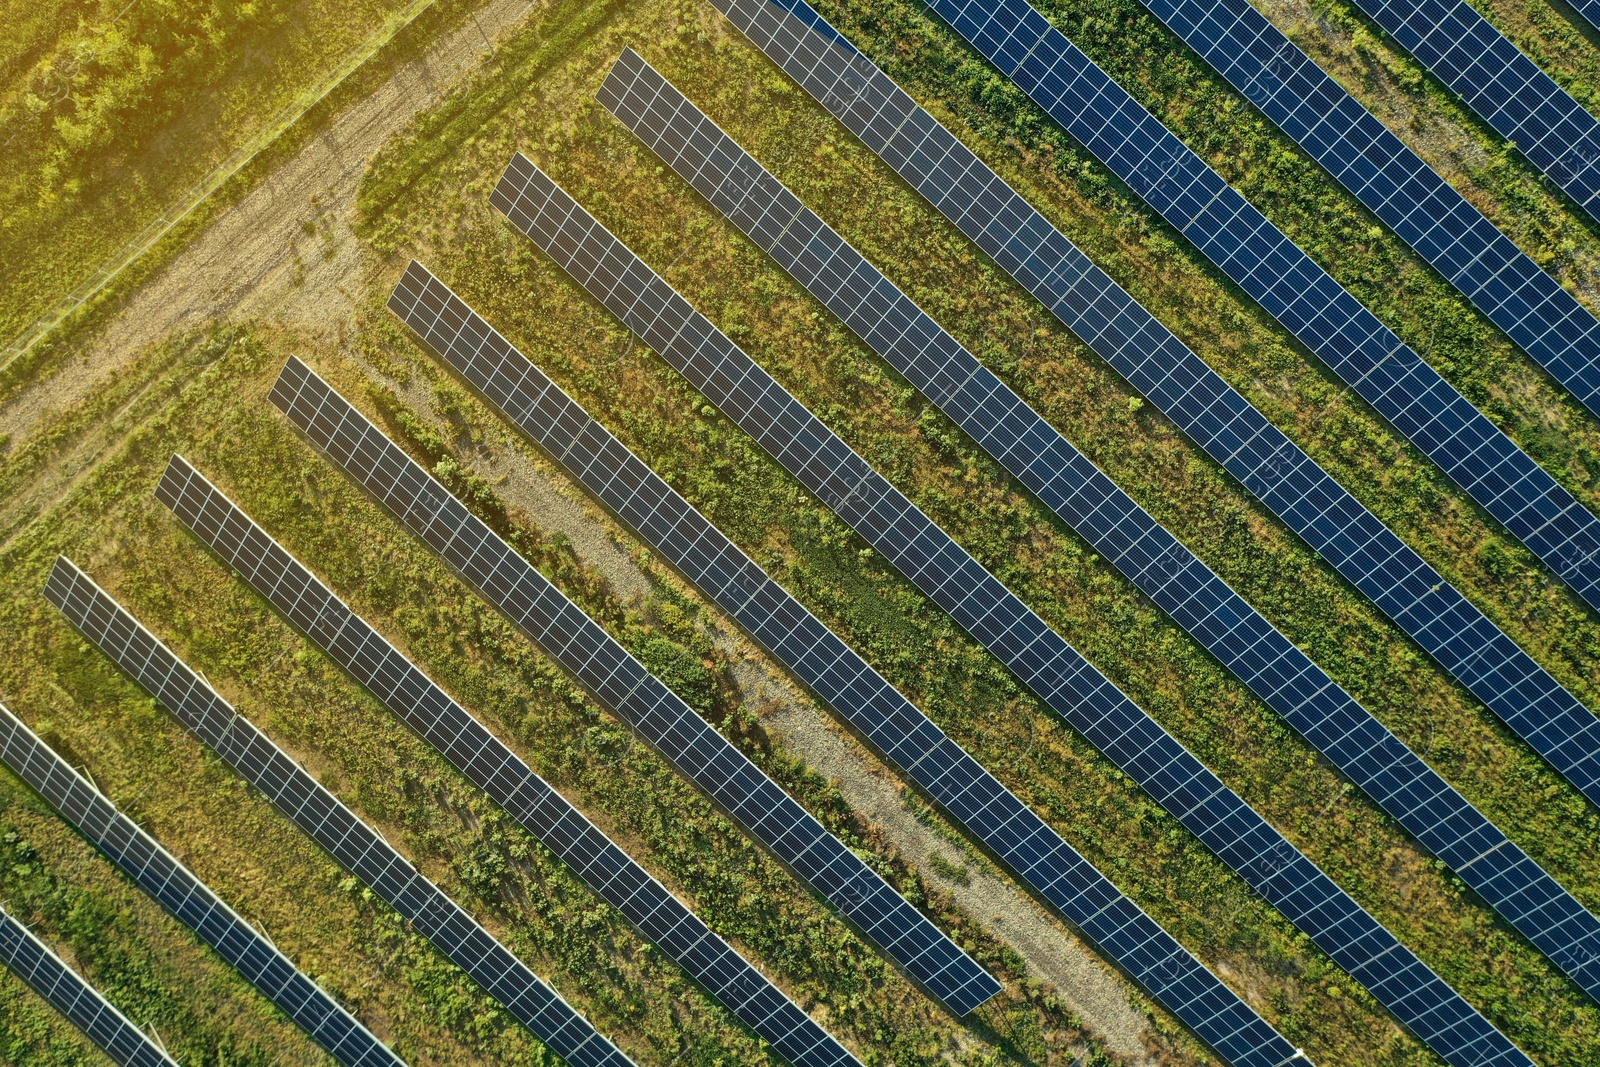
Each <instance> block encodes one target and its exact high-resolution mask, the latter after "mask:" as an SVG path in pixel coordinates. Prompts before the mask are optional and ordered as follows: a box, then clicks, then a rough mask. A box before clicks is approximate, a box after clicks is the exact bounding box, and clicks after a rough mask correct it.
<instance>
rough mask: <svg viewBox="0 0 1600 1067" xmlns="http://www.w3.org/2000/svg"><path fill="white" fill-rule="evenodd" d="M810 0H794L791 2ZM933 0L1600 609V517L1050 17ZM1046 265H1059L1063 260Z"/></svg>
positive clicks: (1012, 1) (1005, 2) (1010, 1)
mask: <svg viewBox="0 0 1600 1067" xmlns="http://www.w3.org/2000/svg"><path fill="white" fill-rule="evenodd" d="M724 2H738V0H724ZM801 3H803V0H782V6H786V7H789V8H791V9H793V8H795V7H797V6H798V5H800V4H801ZM929 6H930V7H931V8H932V9H933V10H934V11H935V12H937V13H938V14H939V15H940V17H942V18H944V19H945V20H946V21H948V22H949V23H950V24H951V25H952V26H953V27H954V28H955V29H956V30H957V31H958V32H959V33H960V34H961V35H962V36H963V37H965V38H966V39H967V40H968V41H970V42H971V43H972V44H973V46H974V47H975V48H977V50H978V51H979V52H980V53H982V54H983V55H984V56H985V57H986V58H988V59H989V60H990V61H991V62H993V63H994V64H995V65H996V66H997V67H999V68H1000V70H1001V71H1002V72H1003V73H1004V74H1006V75H1007V76H1009V77H1010V78H1011V80H1012V81H1013V82H1014V83H1015V84H1016V85H1017V86H1018V87H1019V88H1020V89H1022V91H1023V92H1025V93H1027V94H1028V95H1029V96H1030V97H1032V98H1033V99H1034V101H1035V102H1036V103H1037V104H1039V106H1040V107H1042V108H1043V109H1044V110H1045V111H1046V112H1047V113H1049V115H1050V116H1051V118H1053V119H1055V120H1056V121H1057V122H1059V123H1060V124H1061V125H1062V126H1063V127H1065V128H1066V130H1067V132H1069V133H1070V134H1072V136H1073V137H1075V138H1077V139H1078V140H1079V141H1081V142H1082V143H1083V144H1084V146H1085V147H1086V148H1088V149H1089V151H1091V152H1093V153H1094V154H1095V155H1096V156H1097V157H1098V158H1099V159H1100V160H1101V161H1102V162H1104V163H1105V164H1106V166H1107V167H1108V168H1110V170H1111V171H1112V172H1113V173H1114V174H1116V175H1117V177H1119V178H1121V179H1122V180H1123V181H1125V182H1126V183H1127V184H1128V186H1129V187H1130V188H1132V189H1133V190H1134V191H1135V192H1136V193H1138V194H1139V195H1140V196H1141V197H1143V198H1144V199H1145V201H1146V202H1147V203H1149V204H1150V206H1151V207H1153V208H1155V209H1156V211H1158V212H1159V213H1160V214H1161V216H1162V217H1163V218H1165V219H1166V220H1167V221H1168V222H1169V223H1171V224H1172V225H1173V226H1174V227H1176V228H1177V229H1178V230H1180V231H1182V233H1183V234H1184V236H1185V237H1187V238H1188V239H1189V240H1190V241H1191V242H1193V243H1194V245H1195V246H1196V247H1197V248H1199V249H1200V250H1201V251H1202V252H1204V253H1205V254H1206V256H1207V257H1209V258H1210V259H1211V260H1212V262H1213V263H1215V264H1216V265H1217V266H1218V267H1220V268H1221V269H1222V270H1223V271H1224V272H1225V273H1226V274H1227V275H1228V277H1230V278H1231V279H1233V281H1234V282H1235V284H1237V285H1238V286H1239V287H1240V288H1242V289H1243V290H1244V291H1245V292H1247V293H1249V294H1250V296H1251V297H1253V298H1254V299H1255V300H1256V301H1257V302H1258V303H1259V304H1260V305H1261V306H1262V307H1263V308H1265V309H1266V310H1267V311H1268V312H1269V313H1271V314H1272V316H1273V317H1274V318H1276V319H1277V320H1278V321H1279V322H1280V323H1282V324H1283V326H1284V327H1285V328H1287V329H1288V330H1289V332H1290V333H1292V334H1294V335H1295V336H1296V337H1297V338H1299V340H1300V341H1301V342H1302V343H1304V344H1305V345H1306V347H1308V348H1309V349H1311V350H1312V351H1313V352H1315V353H1316V354H1317V355H1318V356H1319V357H1320V358H1321V359H1322V360H1323V362H1324V363H1326V364H1327V365H1328V366H1329V367H1330V368H1331V369H1332V370H1333V371H1334V372H1335V373H1336V374H1338V375H1339V377H1341V378H1342V379H1344V381H1345V382H1346V383H1347V384H1348V385H1349V386H1350V387H1351V388H1352V389H1354V390H1355V391H1356V392H1357V393H1358V394H1360V395H1361V397H1363V398H1364V399H1365V400H1366V401H1367V402H1368V403H1369V404H1371V405H1372V406H1373V408H1375V409H1376V410H1377V411H1378V413H1379V414H1381V415H1382V416H1383V417H1384V418H1385V419H1387V420H1388V421H1389V423H1390V424H1391V425H1392V426H1393V427H1394V428H1395V429H1396V430H1398V431H1399V432H1400V433H1401V434H1403V435H1405V436H1406V437H1407V438H1408V439H1409V440H1410V441H1411V443H1412V444H1414V445H1415V446H1416V447H1417V448H1418V449H1420V450H1421V451H1422V452H1423V453H1424V454H1426V455H1427V456H1428V457H1429V458H1430V459H1432V460H1433V462H1434V463H1436V464H1437V465H1438V466H1439V468H1440V469H1441V470H1442V471H1444V473H1445V474H1446V475H1448V476H1449V477H1450V479H1451V480H1452V481H1454V482H1455V483H1456V484H1457V485H1459V486H1460V487H1461V488H1462V490H1464V491H1465V492H1466V493H1467V495H1469V496H1470V497H1472V499H1473V500H1475V501H1477V503H1478V504H1479V505H1480V506H1481V507H1482V508H1483V509H1484V510H1485V511H1487V512H1488V513H1489V514H1490V515H1492V516H1494V517H1495V518H1496V519H1497V520H1499V521H1500V522H1501V523H1502V524H1503V525H1504V526H1505V528H1506V529H1507V530H1509V531H1510V532H1511V533H1512V534H1513V535H1514V536H1516V537H1517V538H1518V539H1520V540H1521V541H1522V542H1523V544H1525V545H1526V546H1527V547H1528V548H1529V549H1530V550H1532V551H1533V553H1534V554H1535V555H1537V556H1538V557H1539V558H1540V559H1542V560H1543V561H1544V562H1545V563H1546V565H1548V566H1549V567H1550V569H1551V570H1552V571H1553V572H1554V573H1555V574H1557V575H1558V576H1559V577H1560V578H1561V579H1562V580H1563V581H1565V582H1566V583H1567V584H1568V585H1570V586H1571V587H1572V589H1573V590H1574V591H1575V592H1577V593H1578V595H1580V596H1582V597H1583V598H1584V599H1586V600H1587V601H1589V603H1590V604H1592V605H1594V606H1595V607H1596V608H1597V609H1600V517H1596V516H1595V515H1594V514H1593V513H1592V512H1590V511H1589V510H1588V508H1586V507H1584V506H1583V505H1582V504H1581V503H1579V502H1578V500H1577V499H1576V498H1574V497H1573V495H1572V494H1571V493H1569V492H1568V491H1567V490H1566V489H1564V488H1563V487H1562V486H1561V485H1560V484H1559V483H1557V482H1556V481H1555V479H1554V478H1552V477H1551V476H1550V475H1549V473H1547V472H1546V471H1545V470H1544V469H1543V468H1542V467H1540V466H1539V465H1538V464H1537V463H1535V462H1534V461H1533V459H1532V458H1531V457H1529V456H1528V455H1527V454H1526V453H1525V452H1523V451H1522V450H1521V449H1519V448H1518V447H1517V446H1516V444H1515V443H1514V442H1512V440H1511V439H1510V438H1509V437H1507V436H1506V435H1505V434H1504V433H1503V432H1501V430H1500V429H1499V427H1497V426H1495V424H1494V423H1492V422H1490V421H1489V419H1488V418H1487V417H1485V416H1484V415H1483V413H1482V412H1480V411H1478V410H1477V409H1476V408H1474V407H1473V406H1472V404H1471V403H1469V402H1468V401H1467V399H1466V398H1465V397H1463V396H1462V395H1461V394H1460V393H1458V392H1456V390H1455V389H1454V388H1453V387H1452V386H1451V385H1450V384H1449V383H1448V382H1446V381H1445V380H1444V379H1443V378H1442V377H1440V376H1439V373H1438V372H1437V371H1435V370H1434V369H1433V368H1432V367H1430V366H1428V364H1427V363H1425V362H1423V360H1422V358H1421V357H1420V356H1418V355H1417V354H1416V353H1415V352H1414V351H1412V350H1411V349H1410V348H1408V347H1407V346H1406V345H1405V343H1404V342H1402V341H1401V340H1400V339H1399V338H1398V337H1396V336H1395V335H1394V333H1393V332H1392V331H1390V330H1389V328H1388V327H1386V326H1385V325H1384V324H1383V323H1382V322H1380V321H1379V320H1378V318H1377V317H1376V316H1374V315H1373V314H1372V313H1371V312H1370V311H1368V310H1367V309H1366V308H1365V307H1364V306H1363V305H1362V304H1361V302H1360V301H1358V300H1356V298H1355V297H1353V296H1351V295H1350V294H1349V293H1347V292H1345V290H1344V289H1342V288H1340V286H1339V283H1338V282H1336V281H1334V280H1333V278H1332V277H1330V276H1329V275H1328V274H1327V272H1326V271H1324V270H1323V269H1322V268H1321V267H1319V266H1317V265H1316V264H1315V263H1314V262H1313V261H1312V260H1311V258H1310V257H1309V256H1307V255H1306V254H1305V253H1304V252H1302V251H1301V250H1300V249H1299V248H1297V247H1296V246H1295V244H1294V243H1293V242H1292V241H1290V240H1289V239H1288V238H1287V237H1285V236H1284V235H1283V233H1281V232H1280V231H1279V230H1278V229H1277V227H1275V226H1273V225H1272V223H1271V222H1269V221H1268V220H1267V219H1266V217H1265V216H1263V215H1262V214H1261V213H1260V212H1259V211H1257V210H1256V209H1255V208H1254V207H1252V206H1251V205H1250V203H1249V201H1247V200H1245V198H1244V197H1243V196H1242V195H1240V193H1239V192H1238V191H1237V190H1235V189H1234V188H1232V187H1231V186H1229V185H1228V184H1227V182H1225V181H1223V180H1222V178H1221V177H1220V176H1219V175H1218V174H1217V173H1216V172H1215V171H1213V170H1212V169H1211V168H1210V167H1209V166H1207V165H1206V163H1205V161H1204V160H1202V159H1201V158H1200V157H1199V156H1197V155H1196V154H1195V153H1194V152H1191V151H1190V150H1189V149H1188V148H1187V147H1186V146H1185V145H1184V144H1183V142H1182V141H1180V140H1178V138H1177V137H1175V136H1174V135H1173V134H1172V133H1170V132H1169V131H1168V130H1167V129H1166V128H1165V127H1164V126H1162V125H1161V122H1160V121H1159V120H1158V119H1157V118H1156V117H1155V116H1153V115H1151V114H1150V113H1149V112H1148V111H1146V110H1145V109H1144V108H1142V107H1141V106H1140V105H1139V103H1138V102H1137V101H1136V100H1134V99H1133V97H1132V96H1130V95H1128V93H1127V92H1126V91H1125V90H1123V89H1122V87H1121V86H1119V85H1118V84H1117V83H1116V82H1114V81H1113V80H1112V79H1111V78H1110V77H1108V76H1107V75H1106V74H1105V72H1104V71H1102V70H1100V68H1099V67H1096V66H1095V65H1094V64H1093V63H1092V62H1090V61H1089V58H1088V57H1087V56H1085V55H1084V54H1083V53H1082V52H1080V51H1079V50H1078V49H1077V48H1076V47H1074V46H1073V44H1072V42H1071V41H1069V40H1067V38H1066V37H1065V36H1063V35H1062V34H1061V33H1060V32H1059V31H1058V30H1056V29H1055V28H1053V27H1052V26H1051V25H1050V24H1049V23H1048V22H1047V21H1045V18H1044V16H1042V15H1040V14H1039V13H1038V12H1037V11H1035V10H1034V9H1033V8H1032V7H1030V6H1028V4H1027V3H1026V0H982V2H971V0H931V2H930V5H929ZM901 132H909V131H901ZM952 191H954V190H952ZM964 193H965V191H964V190H963V194H964ZM1038 266H1040V267H1041V268H1042V269H1044V270H1046V271H1048V270H1049V269H1051V267H1052V266H1053V264H1049V263H1041V264H1038ZM1104 325H1105V326H1106V328H1107V329H1112V330H1114V329H1115V326H1116V325H1117V324H1116V323H1115V322H1112V323H1106V324H1104ZM1113 340H1114V341H1115V340H1118V339H1117V338H1113Z"/></svg>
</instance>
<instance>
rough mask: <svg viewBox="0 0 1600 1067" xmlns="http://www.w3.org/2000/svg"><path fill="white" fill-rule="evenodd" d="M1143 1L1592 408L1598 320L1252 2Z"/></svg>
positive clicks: (1598, 405)
mask: <svg viewBox="0 0 1600 1067" xmlns="http://www.w3.org/2000/svg"><path fill="white" fill-rule="evenodd" d="M1597 3H1600V0H1597ZM1144 5H1145V6H1146V7H1148V8H1149V9H1150V10H1151V11H1152V12H1154V13H1155V15H1156V17H1158V18H1159V19H1161V21H1163V22H1165V23H1166V24H1167V25H1168V26H1170V27H1171V28H1172V30H1173V32H1175V33H1177V34H1178V36H1180V37H1182V38H1183V39H1184V40H1185V41H1186V42H1188V44H1189V46H1190V47H1191V48H1193V49H1194V50H1195V51H1196V52H1199V53H1200V54H1201V55H1202V56H1204V57H1205V59H1206V61H1207V62H1208V63H1210V64H1211V65H1212V66H1213V67H1215V68H1216V69H1217V70H1218V71H1219V72H1220V73H1221V74H1222V76H1223V77H1225V78H1227V79H1228V81H1229V82H1230V83H1232V85H1233V87H1234V88H1235V89H1238V90H1239V91H1240V92H1241V93H1243V94H1244V95H1245V96H1246V97H1248V98H1249V99H1250V101H1251V103H1253V104H1255V105H1256V106H1257V107H1259V108H1260V109H1261V110H1262V112H1263V113H1264V114H1265V115H1266V116H1267V117H1268V118H1270V119H1271V120H1272V121H1273V122H1275V123H1276V124H1277V125H1278V128H1279V129H1281V130H1283V131H1284V132H1285V133H1287V134H1288V135H1289V136H1290V137H1292V138H1294V140H1295V141H1296V143H1298V144H1299V145H1300V147H1301V148H1304V149H1305V150H1306V151H1307V152H1309V153H1310V154H1311V156H1312V157H1313V158H1314V159H1316V161H1317V162H1318V163H1321V164H1322V165H1323V166H1324V167H1326V168H1327V170H1328V173H1330V174H1332V175H1333V176H1334V177H1335V178H1337V179H1338V180H1339V182H1340V184H1342V185H1343V186H1344V187H1345V188H1346V189H1348V190H1349V191H1350V192H1351V194H1353V195H1354V196H1355V197H1356V199H1358V200H1360V201H1361V202H1362V203H1363V204H1365V205H1366V206H1367V208H1368V210H1370V211H1371V212H1372V213H1373V214H1375V215H1377V216H1378V217H1379V218H1380V219H1382V220H1383V221H1384V222H1385V223H1387V224H1388V225H1389V227H1390V228H1392V229H1393V230H1394V232H1395V233H1397V234H1399V235H1400V238H1401V239H1402V240H1404V241H1405V242H1406V243H1407V244H1408V245H1410V246H1411V247H1412V248H1413V249H1415V250H1416V252H1417V254H1418V255H1420V256H1421V257H1422V258H1423V259H1425V260H1427V261H1428V262H1429V263H1430V264H1432V265H1433V267H1434V268H1435V269H1436V270H1438V271H1439V273H1440V274H1443V275H1444V276H1445V277H1446V278H1449V279H1450V281H1451V282H1452V283H1454V284H1455V287H1456V288H1457V289H1459V290H1461V292H1462V293H1464V294H1465V295H1466V296H1467V297H1468V298H1469V299H1471V301H1472V302H1473V304H1475V305H1476V306H1477V308H1478V310H1480V311H1482V312H1483V313H1484V314H1485V315H1486V316H1488V318H1489V319H1490V321H1492V322H1493V323H1494V324H1495V325H1496V326H1498V327H1500V328H1501V329H1502V330H1504V331H1505V332H1506V334H1507V335H1508V336H1509V337H1510V338H1511V339H1512V340H1513V341H1515V342H1516V343H1517V344H1519V345H1521V346H1522V350H1523V351H1524V352H1527V353H1528V355H1530V356H1532V357H1533V358H1534V359H1535V360H1537V361H1538V362H1539V365H1540V366H1541V367H1543V368H1544V369H1545V370H1547V371H1549V372H1550V374H1551V375H1552V376H1553V377H1554V378H1555V379H1556V380H1557V381H1559V382H1561V383H1562V384H1563V385H1565V386H1566V387H1567V388H1568V389H1570V390H1571V391H1572V394H1573V396H1575V397H1577V398H1578V400H1579V401H1581V402H1582V403H1583V404H1584V405H1585V406H1587V407H1588V409H1589V410H1590V411H1591V412H1594V413H1595V414H1596V415H1600V321H1597V320H1596V319H1595V317H1594V316H1593V315H1592V314H1590V313H1589V311H1588V310H1587V309H1586V308H1585V307H1584V306H1583V305H1582V304H1580V303H1578V301H1577V299H1576V298H1575V297H1574V296H1573V295H1572V294H1571V293H1569V292H1567V291H1566V290H1565V289H1563V288H1562V287H1561V283H1560V282H1558V281H1557V280H1556V279H1555V278H1554V277H1552V276H1551V275H1549V274H1547V273H1545V272H1544V271H1543V270H1542V269H1540V267H1539V265H1538V264H1537V263H1535V262H1534V261H1533V260H1532V259H1530V258H1529V257H1528V256H1526V255H1524V254H1523V253H1522V251H1521V250H1520V249H1518V248H1517V246H1516V245H1515V244H1514V243H1513V242H1512V241H1511V239H1510V238H1509V237H1507V236H1506V235H1505V234H1503V233H1501V232H1500V231H1499V230H1498V229H1496V228H1495V225H1494V223H1492V222H1490V221H1489V220H1488V219H1486V218H1484V217H1483V215H1482V213H1480V212H1479V211H1478V209H1477V208H1475V207H1473V206H1472V204H1471V203H1469V202H1468V201H1467V198H1466V197H1464V196H1462V195H1461V194H1460V193H1458V192H1456V190H1455V187H1454V186H1452V185H1451V184H1450V183H1449V182H1447V181H1445V180H1444V179H1443V178H1441V177H1440V176H1439V175H1438V174H1436V173H1434V171H1433V168H1431V167H1429V166H1428V165H1427V164H1426V163H1424V162H1423V161H1422V159H1421V158H1420V157H1418V155H1417V154H1416V153H1415V152H1413V151H1412V150H1411V149H1410V148H1408V147H1406V144H1405V142H1404V141H1402V140H1400V138H1398V137H1396V136H1395V135H1394V134H1392V133H1390V132H1389V128H1388V127H1387V126H1385V125H1384V124H1383V123H1382V122H1379V121H1378V119H1377V118H1376V117H1375V116H1373V115H1372V114H1371V113H1369V112H1368V111H1367V109H1366V108H1364V107H1362V106H1361V105H1360V104H1359V103H1358V102H1356V100H1355V98H1353V97H1352V96H1351V95H1350V94H1349V93H1347V92H1345V91H1344V89H1343V88H1342V87H1341V86H1340V85H1339V83H1338V82H1336V81H1334V80H1333V79H1332V78H1330V77H1329V76H1328V75H1327V74H1326V73H1324V72H1323V70H1322V69H1321V68H1320V67H1318V66H1317V65H1316V63H1314V62H1312V61H1311V59H1310V58H1309V57H1308V56H1307V55H1306V54H1305V53H1304V52H1302V51H1300V49H1298V48H1296V47H1295V46H1294V44H1293V42H1291V41H1290V40H1289V38H1287V37H1285V36H1284V35H1283V33H1282V32H1281V31H1279V29H1278V28H1277V27H1276V26H1274V25H1273V24H1272V23H1270V22H1268V21H1267V18H1266V16H1265V15H1263V14H1261V12H1259V11H1257V10H1256V9H1255V8H1254V7H1252V6H1250V3H1249V0H1144Z"/></svg>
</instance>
